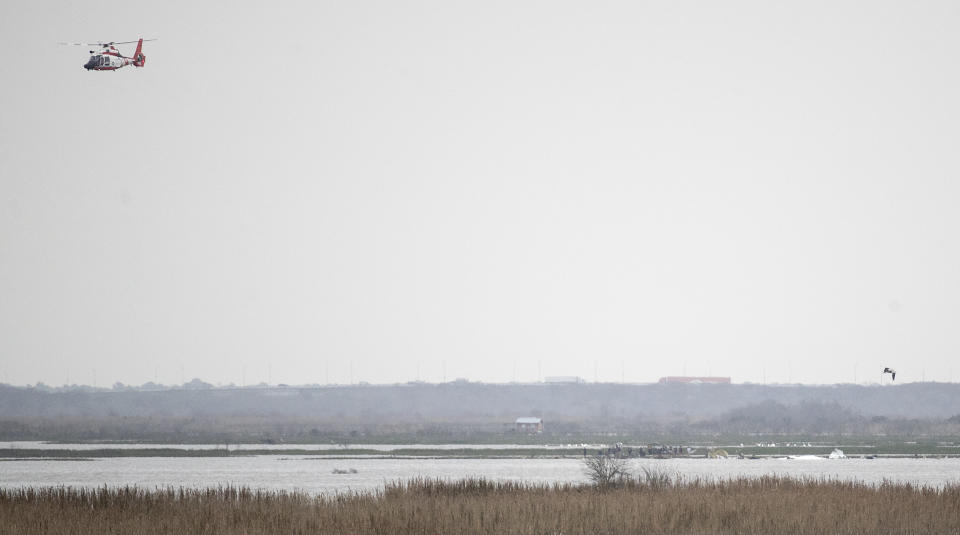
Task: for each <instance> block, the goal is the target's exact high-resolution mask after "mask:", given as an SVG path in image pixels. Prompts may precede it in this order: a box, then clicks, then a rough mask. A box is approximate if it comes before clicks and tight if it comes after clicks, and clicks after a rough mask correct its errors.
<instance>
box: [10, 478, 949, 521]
mask: <svg viewBox="0 0 960 535" xmlns="http://www.w3.org/2000/svg"><path fill="white" fill-rule="evenodd" d="M0 526H2V527H0V531H4V532H9V533H18V534H39V533H74V534H77V535H86V534H98V535H99V534H111V533H124V534H126V533H141V534H152V533H158V534H159V533H207V534H233V533H391V534H412V533H417V534H434V533H435V534H445V533H497V534H499V533H515V534H543V533H610V534H620V533H660V534H674V533H676V534H679V533H683V534H690V533H711V534H734V533H736V534H769V533H778V534H791V535H803V534H821V533H831V534H838V535H843V534H854V533H857V534H862V533H871V534H894V533H897V534H899V533H918V534H920V533H957V532H958V531H960V487H958V486H948V487H946V488H942V489H934V488H923V487H921V488H918V487H914V486H911V485H908V484H894V483H884V484H882V485H878V486H872V485H867V484H861V483H852V482H839V481H824V480H797V479H789V478H783V477H763V478H759V479H734V480H729V481H702V480H693V481H685V480H682V479H680V480H677V479H675V478H663V477H657V476H656V475H654V476H653V477H651V476H649V475H644V476H641V477H640V478H639V479H632V480H629V481H624V482H622V483H620V484H617V485H607V486H602V487H601V486H590V485H573V484H565V485H550V486H547V485H533V484H526V483H511V482H492V481H486V480H482V479H481V480H476V479H470V480H462V481H431V480H414V481H410V482H405V483H393V484H388V485H387V486H386V488H385V489H384V490H382V491H373V492H361V493H352V494H340V495H334V496H326V497H311V496H308V495H305V494H301V493H296V492H272V491H257V490H250V489H245V488H230V487H227V488H217V489H207V490H189V489H166V490H156V491H148V490H143V489H138V488H117V489H111V488H99V489H70V488H44V489H32V488H24V489H7V490H0Z"/></svg>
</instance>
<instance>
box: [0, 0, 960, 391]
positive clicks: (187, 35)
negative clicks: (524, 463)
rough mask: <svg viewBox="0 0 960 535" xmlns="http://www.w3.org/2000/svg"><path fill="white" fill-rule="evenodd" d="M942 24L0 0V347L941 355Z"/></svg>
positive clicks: (449, 372) (146, 353)
mask: <svg viewBox="0 0 960 535" xmlns="http://www.w3.org/2000/svg"><path fill="white" fill-rule="evenodd" d="M958 28H960V4H958V3H956V2H948V1H944V2H905V1H900V2H838V1H829V2H811V1H803V2H799V1H798V2H768V1H758V2H707V1H702V2H676V1H665V2H632V1H631V2H556V1H551V2H525V1H516V0H511V1H505V2H495V1H484V2H451V1H436V2H389V1H384V2H364V1H350V2H313V1H311V2H243V1H240V2H227V3H222V4H218V3H213V2H179V1H169V2H167V1H165V2H143V3H137V2H130V1H122V2H121V1H117V2H100V3H93V4H90V3H77V2H67V1H63V2H52V1H44V0H39V1H34V0H30V1H25V0H13V1H9V0H8V1H5V2H3V3H2V4H0V41H2V45H3V48H4V49H5V50H7V59H6V65H5V67H6V69H5V74H4V76H3V83H2V84H0V381H6V382H11V383H15V384H24V383H34V382H37V381H43V382H46V383H48V384H58V385H59V384H62V383H64V382H65V381H67V379H68V377H69V380H70V381H71V382H79V383H90V382H91V381H92V380H93V373H94V370H96V374H97V381H98V384H101V385H104V384H111V383H112V382H114V381H122V382H124V383H134V384H140V383H143V382H146V381H149V380H154V379H155V378H156V379H158V380H159V381H161V382H164V383H171V382H180V381H181V377H184V378H186V379H190V378H192V377H201V378H203V379H205V380H208V381H211V382H221V383H229V382H235V383H237V384H240V383H241V382H243V381H245V382H246V383H253V382H258V381H264V380H267V379H268V375H269V378H270V379H271V380H272V381H273V382H274V383H277V382H286V383H312V382H319V383H323V382H326V381H328V380H329V381H330V382H339V383H344V382H347V381H349V380H351V377H352V380H353V381H361V380H364V381H369V382H374V383H379V382H394V381H407V380H413V379H416V378H417V374H418V371H417V370H418V369H419V377H420V378H421V379H423V380H428V381H439V380H441V379H443V378H444V376H445V377H446V378H447V379H448V380H450V379H453V378H456V377H466V378H469V379H472V380H487V381H509V380H512V379H514V378H516V379H517V380H521V381H527V380H536V379H537V378H538V376H541V375H543V376H549V375H580V376H582V377H584V378H586V379H588V380H593V379H594V378H597V379H599V380H610V381H619V380H620V379H621V377H623V378H625V379H626V380H628V381H655V380H656V379H657V378H659V377H660V376H662V375H680V374H683V373H686V374H688V375H694V374H696V375H705V374H708V373H709V374H713V375H729V376H731V377H732V378H733V380H734V381H735V382H744V381H755V382H760V381H763V380H764V377H766V380H767V381H768V382H786V381H794V382H819V383H832V382H841V381H852V380H853V379H854V373H855V372H856V374H857V380H858V381H877V380H879V371H880V370H881V369H882V368H883V367H884V366H894V367H896V368H897V369H898V372H899V373H898V376H897V378H898V380H899V379H901V378H902V379H903V380H904V381H914V380H920V379H921V378H923V377H925V378H926V379H927V380H939V381H947V380H953V379H960V366H956V365H955V364H954V362H957V361H958V355H960V339H958V329H957V326H958V324H960V239H958V229H960V211H958V202H960V183H958V180H957V179H958V171H960V161H958V150H957V148H958V147H960V135H958V134H960V130H958V129H960V104H958V98H957V95H960V74H958V68H957V66H958V65H960V37H958V35H960V33H958ZM140 36H143V37H159V38H160V40H159V41H157V42H153V43H147V44H146V45H145V48H144V52H145V53H146V55H147V64H146V67H145V68H143V69H134V68H131V67H128V68H125V69H122V70H120V71H118V72H115V73H111V72H86V71H85V70H84V69H83V68H82V65H83V63H84V62H85V61H86V59H87V56H88V54H87V49H86V48H76V47H63V46H58V45H57V43H58V42H59V41H80V40H83V41H97V40H130V39H135V38H137V37H140ZM122 50H123V51H124V52H125V53H127V54H129V53H131V52H132V51H133V47H131V46H129V45H128V46H126V47H123V48H122ZM268 364H269V365H268ZM351 364H352V366H351ZM351 367H352V376H351ZM954 373H957V374H958V375H957V376H956V377H954V375H953V374H954Z"/></svg>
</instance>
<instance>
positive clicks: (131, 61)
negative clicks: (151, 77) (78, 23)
mask: <svg viewBox="0 0 960 535" xmlns="http://www.w3.org/2000/svg"><path fill="white" fill-rule="evenodd" d="M144 41H156V39H140V40H137V41H111V42H109V43H61V44H63V45H75V46H83V45H86V46H99V47H100V52H94V51H93V50H91V51H90V54H92V55H91V56H90V59H89V60H88V61H87V63H86V64H84V66H83V68H84V69H87V70H88V71H115V70H117V69H119V68H121V67H126V66H127V65H133V66H134V67H143V66H144V65H145V64H146V63H147V56H145V55H143V42H144ZM131 43H137V50H136V51H134V53H133V56H132V57H129V58H128V57H126V56H124V55H122V54H121V53H120V51H119V50H117V48H116V47H115V46H113V45H129V44H131Z"/></svg>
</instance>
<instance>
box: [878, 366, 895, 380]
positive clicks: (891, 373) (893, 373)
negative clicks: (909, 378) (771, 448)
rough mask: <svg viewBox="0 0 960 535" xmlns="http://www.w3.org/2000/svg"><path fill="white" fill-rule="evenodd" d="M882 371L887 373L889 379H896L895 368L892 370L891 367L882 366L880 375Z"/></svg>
mask: <svg viewBox="0 0 960 535" xmlns="http://www.w3.org/2000/svg"><path fill="white" fill-rule="evenodd" d="M883 373H889V374H890V378H891V380H893V381H896V380H897V370H894V369H893V368H884V369H883V372H882V373H881V375H882V374H883Z"/></svg>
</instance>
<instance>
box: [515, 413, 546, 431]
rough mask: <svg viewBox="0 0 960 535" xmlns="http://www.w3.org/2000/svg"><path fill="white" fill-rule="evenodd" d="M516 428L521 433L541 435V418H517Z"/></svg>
mask: <svg viewBox="0 0 960 535" xmlns="http://www.w3.org/2000/svg"><path fill="white" fill-rule="evenodd" d="M516 426H517V431H519V432H521V433H543V418H537V417H536V416H521V417H520V418H517V422H516Z"/></svg>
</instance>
